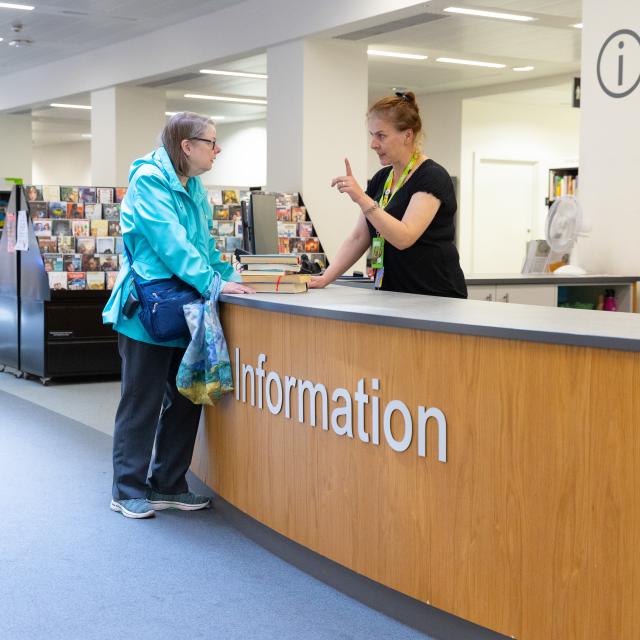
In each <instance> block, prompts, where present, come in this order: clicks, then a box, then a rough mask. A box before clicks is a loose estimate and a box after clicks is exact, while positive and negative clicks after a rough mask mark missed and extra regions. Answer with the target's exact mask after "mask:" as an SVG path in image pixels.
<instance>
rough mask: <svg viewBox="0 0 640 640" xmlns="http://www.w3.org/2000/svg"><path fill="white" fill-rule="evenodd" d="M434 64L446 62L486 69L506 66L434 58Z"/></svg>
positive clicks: (495, 63) (477, 61) (504, 65)
mask: <svg viewBox="0 0 640 640" xmlns="http://www.w3.org/2000/svg"><path fill="white" fill-rule="evenodd" d="M436 62H448V63H449V64H466V65H469V66H471V67H488V68H490V69H504V68H505V67H506V66H507V65H506V64H498V63H497V62H481V61H479V60H460V59H458V58H436Z"/></svg>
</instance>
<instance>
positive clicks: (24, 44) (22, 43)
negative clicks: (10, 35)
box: [9, 38, 33, 49]
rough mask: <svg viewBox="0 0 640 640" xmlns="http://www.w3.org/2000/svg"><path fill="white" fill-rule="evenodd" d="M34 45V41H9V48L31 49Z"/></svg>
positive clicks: (19, 39) (18, 39) (21, 39)
mask: <svg viewBox="0 0 640 640" xmlns="http://www.w3.org/2000/svg"><path fill="white" fill-rule="evenodd" d="M32 44H33V40H27V39H26V38H17V39H16V40H9V46H10V47H15V48H16V49H20V47H29V46H31V45H32Z"/></svg>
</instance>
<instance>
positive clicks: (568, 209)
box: [546, 196, 591, 276]
mask: <svg viewBox="0 0 640 640" xmlns="http://www.w3.org/2000/svg"><path fill="white" fill-rule="evenodd" d="M590 231H591V228H590V227H588V226H587V225H586V224H585V223H584V221H583V219H582V207H581V206H580V203H579V202H578V201H577V200H576V198H575V197H574V196H561V197H560V198H558V199H556V200H554V202H553V204H552V205H551V207H550V209H549V214H548V216H547V224H546V239H547V242H548V243H549V247H550V248H551V251H553V252H555V253H564V254H566V253H568V254H569V264H567V265H564V266H563V267H560V268H558V269H556V270H555V271H554V272H553V273H556V274H558V275H567V276H568V275H575V276H581V275H584V274H585V273H587V272H586V271H585V270H584V269H583V268H582V267H581V266H580V260H579V258H578V244H577V243H578V237H580V236H582V237H586V236H588V235H589V232H590Z"/></svg>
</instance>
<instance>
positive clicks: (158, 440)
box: [103, 113, 252, 518]
mask: <svg viewBox="0 0 640 640" xmlns="http://www.w3.org/2000/svg"><path fill="white" fill-rule="evenodd" d="M220 151H221V149H220V147H219V146H218V144H217V142H216V129H215V126H214V124H213V122H212V121H211V120H210V119H208V118H205V117H203V116H199V115H197V114H195V113H178V114H176V115H174V116H173V117H172V118H171V120H170V121H169V122H168V123H167V125H166V126H165V128H164V130H163V132H162V146H161V147H160V148H159V149H157V150H155V151H153V152H152V153H150V154H148V155H146V156H144V157H143V158H140V159H139V160H136V161H135V162H134V163H133V165H132V166H131V171H130V172H129V188H128V190H127V194H126V196H125V198H124V200H123V202H122V207H121V213H120V227H121V230H122V236H123V240H124V243H125V245H126V247H127V249H128V251H129V253H130V254H131V257H132V259H133V268H134V269H135V272H136V273H137V274H138V275H139V276H140V277H141V278H143V279H145V280H155V279H158V278H169V277H171V276H172V275H176V276H178V277H179V278H180V279H181V280H183V281H184V282H186V283H187V284H189V285H191V286H192V287H193V288H195V289H197V290H198V291H199V292H200V293H201V294H202V295H204V296H206V295H207V293H208V291H209V288H210V286H211V283H212V281H213V278H214V274H215V273H216V272H217V273H219V274H220V275H221V277H222V280H223V283H222V284H223V287H222V291H223V292H224V293H251V292H252V290H251V289H249V288H248V287H246V286H244V285H242V284H240V283H239V280H240V278H239V276H238V275H237V274H236V272H235V271H234V269H233V267H232V266H231V265H230V264H229V263H228V262H223V261H222V260H221V256H220V253H219V252H218V251H217V250H216V248H215V241H214V239H213V237H212V236H211V234H210V230H211V226H212V213H211V208H210V206H209V203H208V201H207V192H206V190H205V189H204V187H203V185H202V181H201V180H200V178H199V177H198V176H199V175H201V174H203V173H205V172H206V171H209V170H210V169H211V167H212V166H213V163H214V161H215V159H216V156H217V155H218V154H219V153H220ZM131 266H132V265H130V264H129V260H128V259H127V258H126V256H125V257H124V260H123V264H122V267H121V269H120V273H119V274H118V279H117V280H116V283H115V286H114V288H113V292H112V294H111V297H110V298H109V301H108V302H107V305H106V307H105V309H104V312H103V321H104V322H105V323H111V324H113V328H114V329H115V330H116V331H117V332H118V348H119V351H120V356H121V358H122V396H121V399H120V404H119V406H118V411H117V413H116V421H115V431H114V437H113V499H112V501H111V508H112V509H113V510H114V511H118V512H120V513H122V514H123V515H124V516H127V517H129V518H148V517H151V516H153V515H154V513H155V511H157V510H160V509H167V508H177V509H182V510H188V511H191V510H195V509H203V508H205V507H207V506H208V505H209V500H208V499H207V498H206V497H203V496H197V495H195V494H194V493H192V492H190V491H189V489H188V486H187V482H186V479H185V474H186V472H187V469H188V468H189V465H190V464H191V457H192V455H193V447H194V444H195V438H196V433H197V430H198V423H199V421H200V412H201V407H200V406H198V405H194V404H192V403H191V402H190V401H189V400H187V399H186V398H184V397H183V396H182V395H180V394H179V393H178V391H177V389H176V373H177V370H178V367H179V365H180V361H181V360H182V356H183V354H184V350H185V349H186V347H187V344H188V339H187V338H184V339H180V340H174V341H171V342H163V343H158V342H155V341H154V340H153V339H152V338H151V337H150V336H149V334H148V333H147V332H146V331H145V329H144V327H143V326H142V323H141V322H140V320H139V319H138V315H137V313H133V314H125V304H126V302H127V300H128V299H129V294H130V293H131V291H132V289H134V287H133V277H132V273H131ZM129 315H130V317H128V316H129ZM154 444H155V452H154ZM152 456H153V460H152ZM147 475H149V477H148V478H147Z"/></svg>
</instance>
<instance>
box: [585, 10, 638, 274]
mask: <svg viewBox="0 0 640 640" xmlns="http://www.w3.org/2000/svg"><path fill="white" fill-rule="evenodd" d="M582 11H583V13H582V16H583V24H584V29H583V34H582V114H583V119H582V130H581V154H580V157H581V166H580V201H581V203H582V207H583V212H584V215H585V217H586V219H587V221H588V222H589V223H590V224H591V226H592V230H591V235H590V236H589V237H588V238H583V239H581V240H580V257H581V260H582V262H583V266H584V267H585V268H586V269H587V270H588V271H590V272H592V273H612V274H629V275H637V274H638V273H639V272H640V252H639V251H638V239H639V238H640V179H639V176H640V144H639V140H640V138H639V133H638V132H639V128H638V114H640V87H637V88H636V89H635V91H633V92H632V93H630V94H629V95H627V96H626V97H621V98H614V97H610V96H608V95H607V94H606V93H605V92H604V91H603V89H602V88H601V87H600V85H599V83H598V80H597V74H596V68H597V58H598V53H599V51H600V49H601V47H602V46H603V44H604V42H605V41H606V40H607V38H608V37H609V36H610V35H611V34H612V33H614V32H615V31H618V30H619V29H624V28H626V29H632V30H634V31H635V32H636V33H638V32H639V31H640V3H638V2H629V0H611V1H610V2H607V3H602V2H599V1H598V0H583V10H582ZM618 43H619V39H615V40H614V41H612V42H611V46H613V52H611V50H610V49H608V50H607V51H609V53H608V54H605V55H603V59H605V58H608V60H609V64H610V66H609V68H608V69H607V68H605V73H604V78H605V80H606V81H608V82H609V83H610V85H613V87H614V88H615V89H617V87H616V85H617V56H618V55H619V54H620V53H621V50H620V49H618V48H617V47H618ZM622 53H624V54H625V63H624V65H625V66H624V68H625V74H626V75H625V76H623V79H624V82H625V83H626V84H627V85H628V84H629V82H631V83H633V81H634V79H636V78H638V77H639V76H640V46H638V44H637V42H635V41H633V40H630V39H627V42H626V45H625V47H624V51H623V52H622ZM612 58H613V60H612ZM611 62H613V65H611ZM612 67H613V68H612Z"/></svg>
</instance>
